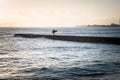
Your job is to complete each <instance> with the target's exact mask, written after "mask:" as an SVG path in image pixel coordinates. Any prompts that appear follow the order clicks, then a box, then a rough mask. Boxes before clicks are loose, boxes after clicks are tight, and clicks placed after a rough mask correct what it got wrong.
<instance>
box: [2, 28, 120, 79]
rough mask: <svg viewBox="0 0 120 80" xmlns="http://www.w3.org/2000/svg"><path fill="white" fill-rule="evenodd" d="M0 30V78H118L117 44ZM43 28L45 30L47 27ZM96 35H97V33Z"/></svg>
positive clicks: (119, 51) (118, 54)
mask: <svg viewBox="0 0 120 80" xmlns="http://www.w3.org/2000/svg"><path fill="white" fill-rule="evenodd" d="M86 29H87V28H86ZM101 29H102V28H100V30H101ZM63 30H64V29H63ZM67 30H68V29H67ZM70 30H71V29H70ZM93 30H94V28H93ZM95 30H96V29H95ZM97 30H99V29H98V28H97ZM97 30H96V32H97ZM103 30H104V29H103ZM106 30H107V29H106ZM108 30H109V29H108ZM110 30H112V29H110ZM114 30H115V29H113V31H114ZM0 31H1V36H0V79H22V80H24V79H28V80H30V79H31V80H32V79H40V80H90V79H91V80H92V79H95V80H101V79H102V80H105V79H106V80H119V79H120V45H113V44H98V43H83V42H71V41H59V40H50V39H46V38H35V39H28V38H21V37H14V36H13V34H14V33H20V32H22V31H23V32H25V29H1V30H0ZM38 31H41V29H40V30H38ZM42 31H43V33H44V32H45V31H49V29H45V30H42ZM42 31H41V32H39V33H42ZM64 31H66V29H65V30H64ZM64 31H63V32H64ZM29 32H31V33H32V32H34V33H35V32H36V33H37V31H34V30H30V29H29V30H28V31H26V33H29ZM61 32H62V29H61ZM69 32H70V31H69ZM90 32H91V31H90ZM98 32H99V31H98ZM102 32H103V31H102ZM114 32H115V31H114ZM116 32H117V33H116V34H114V36H113V35H112V37H116V36H115V35H118V31H116ZM66 33H67V31H66ZM58 34H60V33H58ZM61 34H64V33H61ZM71 34H72V33H71ZM110 34H112V32H111V33H110ZM73 35H75V34H73ZM79 35H82V34H79ZM85 35H86V34H85ZM87 35H91V34H87ZM96 35H97V36H98V35H99V33H98V34H96ZM102 35H103V34H102ZM106 35H107V34H106ZM94 36H95V34H94ZM109 36H110V35H109ZM117 37H118V36H117Z"/></svg>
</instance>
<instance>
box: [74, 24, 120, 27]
mask: <svg viewBox="0 0 120 80" xmlns="http://www.w3.org/2000/svg"><path fill="white" fill-rule="evenodd" d="M76 26H77V27H81V26H85V27H120V24H115V23H111V24H109V25H100V24H93V25H76Z"/></svg>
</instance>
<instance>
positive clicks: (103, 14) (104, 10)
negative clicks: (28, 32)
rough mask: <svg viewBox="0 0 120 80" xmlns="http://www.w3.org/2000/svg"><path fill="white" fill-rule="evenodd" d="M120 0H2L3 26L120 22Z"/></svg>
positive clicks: (0, 16)
mask: <svg viewBox="0 0 120 80" xmlns="http://www.w3.org/2000/svg"><path fill="white" fill-rule="evenodd" d="M119 5H120V0H0V27H65V26H68V27H69V26H75V25H88V24H110V23H118V22H119V21H118V20H119V18H120V6H119Z"/></svg>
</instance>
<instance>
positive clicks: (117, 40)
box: [14, 34, 120, 45]
mask: <svg viewBox="0 0 120 80" xmlns="http://www.w3.org/2000/svg"><path fill="white" fill-rule="evenodd" d="M14 36H15V37H24V38H41V37H44V38H48V39H53V40H63V41H74V42H91V43H107V44H118V45H120V37H94V36H66V35H40V34H14Z"/></svg>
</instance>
